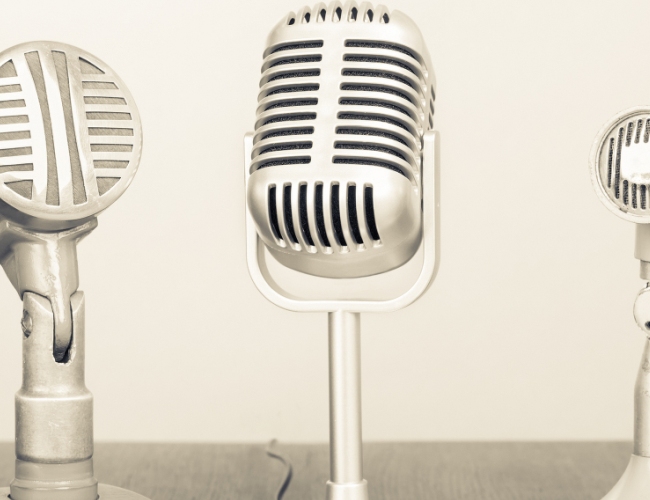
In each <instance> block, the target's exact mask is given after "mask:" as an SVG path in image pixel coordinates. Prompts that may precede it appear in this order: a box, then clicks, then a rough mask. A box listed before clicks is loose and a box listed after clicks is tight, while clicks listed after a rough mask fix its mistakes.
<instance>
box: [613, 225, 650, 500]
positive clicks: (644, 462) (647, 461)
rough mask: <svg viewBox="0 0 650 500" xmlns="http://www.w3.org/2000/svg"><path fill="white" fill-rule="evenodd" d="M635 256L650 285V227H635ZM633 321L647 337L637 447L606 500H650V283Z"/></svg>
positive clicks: (639, 381) (638, 389)
mask: <svg viewBox="0 0 650 500" xmlns="http://www.w3.org/2000/svg"><path fill="white" fill-rule="evenodd" d="M635 256H636V257H637V258H638V259H640V262H641V278H642V279H644V280H646V282H650V225H649V224H637V225H636V250H635ZM634 319H635V320H636V323H637V325H638V326H639V328H641V330H643V332H644V333H645V334H646V341H645V347H644V349H643V355H642V356H641V363H640V365H639V373H638V374H637V377H636V383H635V385H634V448H633V451H632V456H631V457H630V461H629V463H628V465H627V468H626V469H625V472H624V473H623V476H621V478H620V479H619V481H618V483H616V485H615V486H614V488H612V490H611V491H610V492H609V493H608V494H607V495H605V497H604V498H603V500H637V499H639V500H640V499H646V498H650V283H646V286H645V288H643V289H642V290H641V291H639V293H638V295H637V297H636V300H635V302H634Z"/></svg>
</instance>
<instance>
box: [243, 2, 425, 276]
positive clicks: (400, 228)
mask: <svg viewBox="0 0 650 500" xmlns="http://www.w3.org/2000/svg"><path fill="white" fill-rule="evenodd" d="M434 87H435V83H434V76H433V70H432V67H431V62H430V58H429V53H428V51H427V49H426V45H425V43H424V39H423V37H422V34H421V33H420V31H419V29H418V27H417V26H416V24H415V23H414V22H413V21H412V20H411V19H410V18H409V17H408V16H406V15H404V14H402V13H401V12H399V11H393V12H389V11H388V9H386V8H385V7H383V6H377V7H373V6H372V5H371V4H370V3H368V2H363V3H361V4H356V3H355V2H353V1H348V2H346V3H345V4H342V3H340V2H336V1H335V2H332V3H330V4H329V5H325V4H324V3H319V4H317V5H316V6H314V7H313V8H309V7H304V8H303V9H301V10H300V11H298V13H289V14H288V15H286V16H285V17H284V18H283V19H282V20H281V21H280V22H279V23H278V24H277V25H276V26H275V28H274V29H273V31H272V32H271V34H270V35H269V38H268V41H267V46H266V49H265V51H264V61H263V63H262V77H261V80H260V92H259V97H258V108H257V114H256V121H255V132H254V136H253V148H252V152H251V163H250V179H249V187H248V190H249V191H248V203H249V208H250V209H251V212H252V214H253V217H254V219H255V222H256V226H257V230H258V234H259V236H260V237H261V238H262V240H263V241H264V242H265V244H266V246H267V248H268V249H269V250H270V251H271V252H272V254H273V256H274V257H275V258H276V259H277V260H278V261H279V262H280V263H282V264H284V265H286V266H287V267H289V268H292V269H295V270H298V271H301V272H305V273H308V274H313V275H316V276H323V277H328V278H354V277H361V276H370V275H373V274H379V273H382V272H386V271H389V270H391V269H395V268H397V267H399V266H401V265H402V264H404V263H405V262H406V261H407V260H408V259H410V258H411V257H412V256H413V255H414V253H415V252H416V251H417V248H418V247H419V243H420V241H421V236H422V233H421V197H422V192H421V189H420V186H421V183H420V180H421V179H420V176H421V162H422V139H423V136H424V132H425V131H426V130H428V129H431V128H433V114H434V111H435V108H434V100H435V90H434Z"/></svg>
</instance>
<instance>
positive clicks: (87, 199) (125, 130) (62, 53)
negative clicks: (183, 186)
mask: <svg viewBox="0 0 650 500" xmlns="http://www.w3.org/2000/svg"><path fill="white" fill-rule="evenodd" d="M140 150H141V129H140V122H139V115H138V112H137V109H136V108H135V104H134V102H133V99H132V97H131V95H130V93H129V91H128V90H127V89H126V87H125V85H124V83H123V82H122V81H121V80H120V79H119V77H118V76H117V75H116V74H115V73H113V71H112V70H111V69H110V68H109V67H108V66H107V65H106V64H104V63H102V62H101V61H99V60H98V59H96V58H95V57H93V56H92V55H90V54H88V53H86V52H83V51H81V50H80V49H77V48H75V47H71V46H69V45H65V44H59V43H54V42H34V43H27V44H23V45H19V46H16V47H13V48H11V49H9V50H6V51H4V52H2V53H1V54H0V199H1V200H2V201H4V202H5V203H6V204H8V205H10V206H11V207H13V208H14V209H17V210H19V211H20V212H23V213H24V214H27V215H30V216H33V217H37V218H39V219H46V220H58V221H66V220H68V221H73V220H79V219H83V218H86V217H89V216H92V215H95V214H97V213H98V212H100V211H101V210H103V209H105V208H106V207H108V206H109V205H110V204H111V203H112V202H113V201H115V200H116V199H117V198H118V197H119V196H120V195H121V193H122V192H123V191H124V190H125V189H126V188H127V187H128V185H129V183H130V182H131V180H132V178H133V175H134V174H135V171H136V169H137V164H138V162H139V158H140Z"/></svg>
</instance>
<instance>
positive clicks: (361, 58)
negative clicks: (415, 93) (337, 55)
mask: <svg viewBox="0 0 650 500" xmlns="http://www.w3.org/2000/svg"><path fill="white" fill-rule="evenodd" d="M343 60H344V61H349V62H361V63H374V64H391V65H393V66H398V67H400V68H402V69H405V70H406V71H410V72H411V73H413V74H414V75H415V76H417V77H418V78H420V79H423V78H422V75H421V74H419V72H417V71H415V70H414V69H413V68H412V67H410V66H409V65H407V64H404V63H403V62H400V61H398V60H396V59H391V58H389V57H378V56H365V55H346V56H344V57H343Z"/></svg>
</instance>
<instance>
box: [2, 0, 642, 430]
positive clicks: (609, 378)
mask: <svg viewBox="0 0 650 500" xmlns="http://www.w3.org/2000/svg"><path fill="white" fill-rule="evenodd" d="M390 5H391V7H393V8H399V9H400V10H403V11H404V12H406V13H407V14H409V15H411V16H412V17H414V18H415V19H416V20H417V22H418V23H419V25H420V27H421V29H422V31H423V32H424V34H425V37H426V40H427V43H428V45H429V49H430V51H431V53H432V58H433V62H434V66H435V71H436V74H437V78H438V102H437V110H436V118H435V122H436V128H438V129H439V130H440V131H441V133H442V148H443V149H442V161H443V163H442V168H443V170H442V183H443V187H442V190H443V191H442V194H443V199H442V206H443V212H442V261H441V266H440V272H439V274H438V277H437V279H436V282H435V283H434V285H433V287H432V288H431V290H430V291H429V292H428V293H427V295H426V296H425V297H424V298H423V299H422V300H420V301H419V302H418V303H416V304H415V305H414V306H412V307H410V308H409V309H407V310H404V311H401V312H399V313H395V314H387V315H366V316H364V317H363V319H362V328H363V332H364V333H363V349H364V351H363V399H364V425H365V428H364V434H365V438H366V439H367V440H477V439H478V440H494V439H499V440H503V439H507V440H538V439H542V440H545V439H550V440H567V439H571V440H573V439H630V438H631V433H632V389H633V384H634V378H635V373H636V369H637V365H638V360H639V357H640V354H641V349H642V344H643V337H642V334H641V333H640V331H638V330H637V327H636V326H635V324H634V321H633V318H632V304H633V301H634V297H635V294H636V292H637V290H638V289H639V288H640V287H641V286H642V283H641V281H640V280H639V279H638V278H637V275H638V271H637V262H636V261H635V260H634V258H633V232H634V231H633V226H632V224H630V223H626V222H624V221H622V220H619V219H617V218H616V217H614V216H613V215H611V214H610V213H609V212H608V211H607V210H606V209H605V208H604V207H603V206H601V204H600V202H599V201H598V200H597V198H596V196H595V194H594V193H593V190H592V188H591V185H590V180H589V174H588V170H587V158H588V154H589V150H590V147H591V142H592V140H593V138H594V136H595V134H596V132H597V131H598V129H599V128H600V126H601V125H602V124H603V123H604V122H605V121H606V120H608V119H609V118H610V116H612V115H613V114H615V113H617V112H618V111H620V110H622V109H625V108H627V107H630V106H634V105H639V104H649V103H650V64H648V43H647V42H648V36H647V27H648V24H647V20H648V19H649V18H650V3H649V2H647V1H646V0H638V1H631V0H628V1H619V2H612V1H611V0H608V1H604V0H591V1H573V2H567V1H566V0H549V1H545V2H522V1H521V0H502V1H473V2H469V1H458V0H456V1H453V2H452V1H439V0H435V1H429V0H427V1H424V0H401V1H399V2H397V1H393V2H391V3H390ZM301 6H302V4H301V2H300V0H297V1H296V0H275V1H269V0H255V1H236V2H220V1H210V2H208V1H192V0H185V1H183V2H171V1H153V0H149V1H143V0H139V1H132V0H129V1H126V0H120V1H111V2H98V1H88V0H68V1H57V2H50V1H45V0H42V1H33V0H21V1H20V2H3V4H2V9H1V12H2V23H1V24H2V29H1V30H0V48H2V47H10V46H12V45H15V44H17V43H20V42H25V41H29V40H32V39H53V40H59V41H63V42H67V43H70V44H73V45H78V46H80V47H83V48H85V49H86V50H88V51H90V52H91V53H93V54H95V55H97V56H98V57H100V58H101V59H103V60H104V61H106V62H107V63H109V64H110V65H111V66H112V67H113V68H114V69H115V70H116V71H117V72H118V73H119V74H120V75H121V76H122V78H123V79H124V80H125V81H126V82H127V83H128V85H129V86H130V89H131V91H132V93H133V94H134V96H135V98H136V100H137V103H138V105H139V107H140V111H141V114H142V118H143V124H144V132H145V148H144V156H143V161H142V164H141V169H140V172H139V173H138V176H137V177H136V180H135V182H134V184H133V185H132V187H131V188H130V190H129V191H128V192H127V193H126V194H125V196H124V197H123V198H122V199H121V200H119V201H118V202H117V203H116V204H115V205H114V206H113V207H111V208H110V209H109V210H108V211H107V212H106V213H105V214H103V215H102V216H101V217H100V226H99V228H98V229H97V230H96V232H95V233H94V234H92V235H91V236H89V237H88V238H87V239H86V240H85V241H84V242H83V243H82V244H81V246H80V272H81V284H82V286H81V289H82V290H84V291H85V292H86V294H87V312H88V314H87V336H88V339H87V351H88V352H87V357H88V374H87V379H88V386H89V387H90V388H91V390H92V391H93V392H94V394H95V398H96V400H95V413H96V421H95V431H96V438H97V439H99V440H123V441H130V440H138V441H263V440H267V439H270V438H273V437H277V438H279V439H281V440H286V441H323V440H326V439H327V357H326V356H327V355H326V317H325V315H323V314H302V315H301V314H294V313H289V312H285V311H283V310H280V309H278V308H277V307H275V306H273V305H271V304H269V303H267V302H266V301H265V299H263V298H262V296H261V295H260V294H259V293H258V292H257V291H256V290H255V288H254V287H253V284H252V283H251V281H250V279H249V277H248V274H247V270H246V265H245V258H244V228H243V203H244V193H243V172H242V155H243V152H242V136H243V134H244V133H245V132H246V131H248V130H250V129H251V128H252V126H253V121H254V111H255V103H256V93H257V82H258V79H259V68H260V64H261V53H262V50H263V47H264V40H265V36H266V34H267V33H268V31H269V30H270V29H271V27H272V26H273V25H274V24H275V22H276V21H277V20H278V19H279V18H280V17H281V16H282V15H283V14H284V13H285V12H286V11H288V10H297V9H299V8H300V7H301ZM20 317H21V304H20V301H19V299H18V297H17V295H16V293H15V292H14V290H13V289H12V288H11V286H10V285H9V282H8V280H6V279H4V278H2V279H0V331H1V332H2V335H1V337H0V352H2V361H1V362H0V381H1V382H0V440H11V439H13V393H14V392H15V391H16V390H17V388H18V387H19V385H20V370H21V346H20V343H21V333H20V327H19V320H20Z"/></svg>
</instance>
